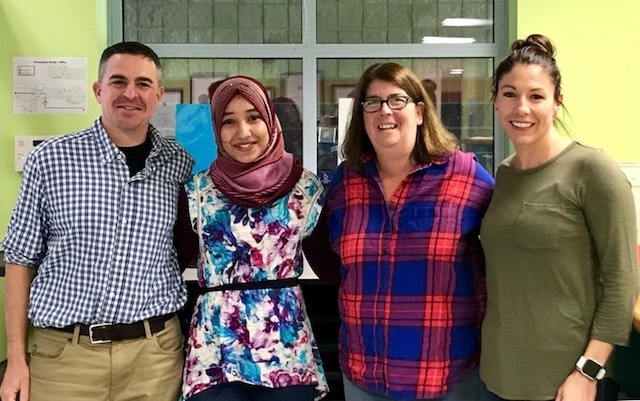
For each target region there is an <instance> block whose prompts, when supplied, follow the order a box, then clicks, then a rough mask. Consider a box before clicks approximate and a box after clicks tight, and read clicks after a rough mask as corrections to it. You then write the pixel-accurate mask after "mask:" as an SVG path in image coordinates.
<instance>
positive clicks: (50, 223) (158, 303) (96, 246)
mask: <svg viewBox="0 0 640 401" xmlns="http://www.w3.org/2000/svg"><path fill="white" fill-rule="evenodd" d="M149 135H151V142H152V149H151V153H150V154H149V157H148V158H147V160H146V164H145V167H144V169H142V170H141V171H140V172H138V173H137V174H136V175H134V176H133V177H130V176H129V168H128V167H127V163H126V158H125V155H124V154H123V153H122V152H121V151H120V150H119V149H118V148H117V147H116V146H115V145H114V144H113V142H111V140H110V139H109V137H108V136H107V133H106V132H105V130H104V128H103V127H102V124H101V122H100V119H99V118H98V119H97V120H96V121H95V122H94V124H93V126H91V127H90V128H88V129H86V130H84V131H81V132H77V133H74V134H69V135H65V136H61V137H57V138H53V139H50V140H47V141H45V142H43V143H42V144H40V145H38V146H37V147H36V148H35V149H34V150H33V151H32V152H31V154H30V155H29V157H28V158H27V162H26V163H25V166H24V171H23V176H22V185H21V187H20V194H19V196H18V201H17V204H16V206H15V208H14V209H13V213H12V215H11V221H10V223H9V228H8V230H7V236H6V238H5V240H4V243H3V246H4V249H5V260H6V262H7V263H12V264H17V265H23V266H29V267H33V268H36V269H37V275H36V277H35V279H34V281H33V283H32V285H31V294H30V302H29V319H30V320H31V322H32V323H33V324H34V325H35V326H36V327H63V326H67V325H70V324H74V323H84V324H93V323H131V322H135V321H139V320H142V319H146V318H149V317H153V316H158V315H163V314H167V313H171V312H175V311H176V310H178V309H179V308H180V307H182V305H183V304H184V303H185V301H186V297H187V295H186V288H185V284H184V281H183V280H182V277H181V275H180V269H179V267H178V262H177V258H176V251H175V248H174V246H173V226H174V222H175V218H176V211H177V200H178V191H179V188H180V186H181V183H182V182H183V181H185V180H186V179H187V178H188V177H189V175H190V172H191V168H192V166H193V159H192V158H191V157H190V156H189V155H188V153H187V152H186V151H185V150H184V149H183V148H182V147H181V146H180V145H179V144H177V143H176V142H175V141H171V140H167V139H164V138H162V137H160V135H159V134H158V132H157V131H156V129H155V128H153V127H150V128H149Z"/></svg>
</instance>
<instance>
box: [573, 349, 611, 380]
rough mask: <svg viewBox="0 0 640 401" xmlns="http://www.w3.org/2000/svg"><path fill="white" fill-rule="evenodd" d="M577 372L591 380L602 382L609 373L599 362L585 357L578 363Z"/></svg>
mask: <svg viewBox="0 0 640 401" xmlns="http://www.w3.org/2000/svg"><path fill="white" fill-rule="evenodd" d="M576 370H577V371H578V372H580V373H582V374H583V375H585V376H587V377H588V378H589V379H591V380H600V379H602V378H603V377H604V374H605V373H607V371H606V370H605V369H604V368H603V367H602V365H600V364H599V363H598V362H596V361H595V360H593V359H591V358H587V357H585V356H584V355H583V356H581V357H580V359H578V362H576Z"/></svg>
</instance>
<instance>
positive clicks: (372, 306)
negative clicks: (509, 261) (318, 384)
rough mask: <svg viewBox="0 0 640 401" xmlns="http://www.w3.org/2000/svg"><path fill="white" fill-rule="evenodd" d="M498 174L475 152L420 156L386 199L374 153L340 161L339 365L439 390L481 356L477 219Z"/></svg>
mask: <svg viewBox="0 0 640 401" xmlns="http://www.w3.org/2000/svg"><path fill="white" fill-rule="evenodd" d="M493 184H494V180H493V178H492V177H491V175H490V174H489V173H488V172H487V171H486V170H485V169H484V168H482V167H481V166H480V165H479V164H478V163H477V162H476V160H475V157H474V156H473V155H472V154H466V153H462V152H459V151H457V152H454V153H453V154H452V155H451V156H449V157H447V158H445V159H444V160H442V161H440V162H436V163H429V164H423V165H418V166H416V167H415V169H414V170H413V171H412V172H411V174H409V176H408V177H407V178H406V179H405V180H404V181H403V182H402V183H401V184H400V186H399V187H398V188H397V189H396V191H395V193H394V194H393V199H392V200H391V201H390V202H388V203H387V202H385V200H384V196H383V193H382V189H381V188H382V187H381V185H380V179H379V177H378V171H377V169H376V166H375V163H374V161H373V160H372V159H371V158H367V159H365V160H364V161H363V168H362V170H361V171H355V170H353V169H350V168H348V167H345V166H344V165H341V166H339V167H338V169H337V170H336V173H335V176H334V179H333V182H332V183H331V185H330V187H329V189H328V194H327V203H326V206H325V207H326V208H327V210H326V211H325V212H326V213H327V216H328V224H329V233H330V241H331V248H332V249H333V251H334V252H335V253H337V254H338V255H339V256H340V259H341V267H340V269H341V276H342V279H341V285H340V292H339V306H340V314H341V318H342V327H341V330H340V365H341V369H342V372H343V373H344V374H345V375H346V376H347V378H348V379H349V380H351V381H352V382H353V383H354V384H356V385H357V386H359V387H362V388H365V389H367V390H370V391H374V392H380V393H384V394H386V395H388V396H389V397H391V398H399V399H406V398H410V399H415V398H435V397H439V396H441V395H443V394H445V393H446V392H448V391H449V390H450V389H451V388H452V387H453V386H454V385H455V384H457V383H458V382H460V381H461V380H462V379H463V378H464V376H465V375H466V374H467V373H468V372H469V370H470V369H472V368H474V367H475V366H477V362H478V352H479V327H480V323H481V320H482V317H483V315H484V306H485V299H486V292H485V286H484V258H483V254H482V248H481V245H480V241H479V238H478V233H479V230H480V222H481V220H482V216H483V215H484V213H485V210H486V209H487V206H488V204H489V200H490V198H491V194H492V191H493Z"/></svg>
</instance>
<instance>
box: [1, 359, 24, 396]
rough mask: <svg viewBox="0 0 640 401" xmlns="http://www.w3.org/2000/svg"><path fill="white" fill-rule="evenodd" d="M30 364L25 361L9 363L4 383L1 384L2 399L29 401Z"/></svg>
mask: <svg viewBox="0 0 640 401" xmlns="http://www.w3.org/2000/svg"><path fill="white" fill-rule="evenodd" d="M30 383H31V379H30V378H29V366H28V365H27V363H26V362H25V361H22V362H15V363H11V362H8V363H7V370H6V372H5V373H4V379H3V380H2V385H0V400H2V401H17V400H20V401H29V385H30Z"/></svg>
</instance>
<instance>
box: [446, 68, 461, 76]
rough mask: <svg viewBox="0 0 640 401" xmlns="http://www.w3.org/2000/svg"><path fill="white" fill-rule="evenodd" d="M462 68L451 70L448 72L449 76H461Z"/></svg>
mask: <svg viewBox="0 0 640 401" xmlns="http://www.w3.org/2000/svg"><path fill="white" fill-rule="evenodd" d="M462 71H463V70H462V68H452V69H451V70H449V74H450V75H462Z"/></svg>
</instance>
